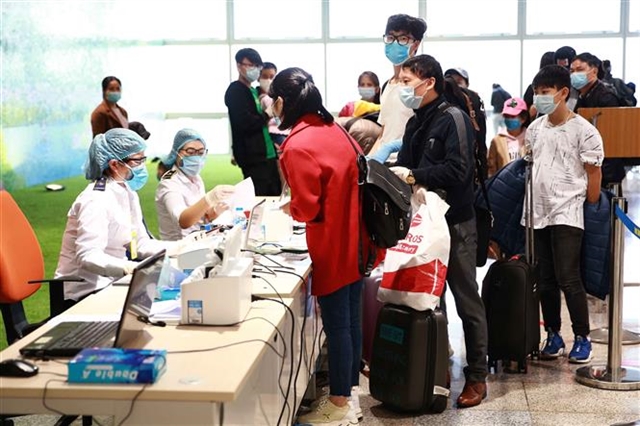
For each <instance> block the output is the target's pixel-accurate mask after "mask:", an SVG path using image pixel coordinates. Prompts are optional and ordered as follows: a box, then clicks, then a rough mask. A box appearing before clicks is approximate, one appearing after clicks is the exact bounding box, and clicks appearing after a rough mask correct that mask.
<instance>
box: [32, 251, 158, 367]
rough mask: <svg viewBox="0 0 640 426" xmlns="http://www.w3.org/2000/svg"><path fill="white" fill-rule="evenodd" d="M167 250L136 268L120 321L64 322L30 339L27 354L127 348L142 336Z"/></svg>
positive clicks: (50, 355) (70, 354)
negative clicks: (31, 340) (34, 338)
mask: <svg viewBox="0 0 640 426" xmlns="http://www.w3.org/2000/svg"><path fill="white" fill-rule="evenodd" d="M164 257H165V250H162V251H160V252H158V253H156V254H154V255H153V256H151V257H149V258H147V259H145V260H144V261H143V262H141V263H140V264H139V265H138V266H137V267H136V268H135V269H134V271H133V276H132V277H131V284H130V285H129V290H128V292H127V297H126V299H125V302H124V307H123V309H122V315H121V317H120V321H73V322H61V323H59V324H57V325H56V326H55V327H53V328H52V329H51V330H49V331H47V332H46V333H45V334H43V335H42V336H40V337H38V338H37V339H36V340H34V341H33V342H31V343H29V344H28V345H26V346H25V347H23V348H22V349H20V353H21V354H22V355H23V356H25V357H32V358H42V357H47V358H54V357H73V356H75V355H76V354H78V352H80V351H81V350H83V349H86V348H112V347H113V348H124V347H126V345H127V344H129V343H131V342H132V341H134V340H135V339H136V338H138V337H140V336H142V334H143V329H144V326H145V324H146V323H147V322H148V321H149V313H150V312H151V305H152V304H153V299H154V296H155V293H156V287H157V285H158V280H159V278H160V271H161V270H162V266H163V259H164Z"/></svg>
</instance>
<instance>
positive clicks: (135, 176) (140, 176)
mask: <svg viewBox="0 0 640 426" xmlns="http://www.w3.org/2000/svg"><path fill="white" fill-rule="evenodd" d="M127 167H129V166H128V165H127ZM129 170H131V173H132V175H131V178H130V179H129V180H126V181H125V182H126V184H127V186H128V187H129V188H131V190H132V191H138V190H140V189H141V188H142V187H143V186H144V185H145V184H146V183H147V179H149V172H147V166H146V165H144V164H140V165H139V166H137V167H133V168H131V167H129Z"/></svg>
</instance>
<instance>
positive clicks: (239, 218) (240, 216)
mask: <svg viewBox="0 0 640 426" xmlns="http://www.w3.org/2000/svg"><path fill="white" fill-rule="evenodd" d="M246 224H247V217H246V216H245V214H244V208H242V206H239V207H236V208H235V210H234V212H233V226H236V225H241V226H242V227H243V228H244V227H245V226H246Z"/></svg>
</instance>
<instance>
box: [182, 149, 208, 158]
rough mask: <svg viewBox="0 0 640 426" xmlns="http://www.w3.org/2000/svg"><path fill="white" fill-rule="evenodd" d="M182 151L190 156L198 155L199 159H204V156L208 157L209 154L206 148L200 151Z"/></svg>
mask: <svg viewBox="0 0 640 426" xmlns="http://www.w3.org/2000/svg"><path fill="white" fill-rule="evenodd" d="M180 151H184V152H186V153H187V155H188V156H192V155H197V156H199V157H202V156H203V155H207V152H209V150H208V149H206V148H200V149H195V148H182V149H181V150H180Z"/></svg>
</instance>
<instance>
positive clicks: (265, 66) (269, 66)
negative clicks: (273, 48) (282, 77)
mask: <svg viewBox="0 0 640 426" xmlns="http://www.w3.org/2000/svg"><path fill="white" fill-rule="evenodd" d="M262 69H263V70H274V71H275V72H278V68H277V67H276V64H274V63H273V62H265V63H263V64H262Z"/></svg>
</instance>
